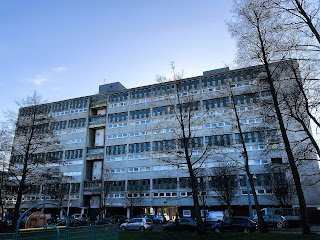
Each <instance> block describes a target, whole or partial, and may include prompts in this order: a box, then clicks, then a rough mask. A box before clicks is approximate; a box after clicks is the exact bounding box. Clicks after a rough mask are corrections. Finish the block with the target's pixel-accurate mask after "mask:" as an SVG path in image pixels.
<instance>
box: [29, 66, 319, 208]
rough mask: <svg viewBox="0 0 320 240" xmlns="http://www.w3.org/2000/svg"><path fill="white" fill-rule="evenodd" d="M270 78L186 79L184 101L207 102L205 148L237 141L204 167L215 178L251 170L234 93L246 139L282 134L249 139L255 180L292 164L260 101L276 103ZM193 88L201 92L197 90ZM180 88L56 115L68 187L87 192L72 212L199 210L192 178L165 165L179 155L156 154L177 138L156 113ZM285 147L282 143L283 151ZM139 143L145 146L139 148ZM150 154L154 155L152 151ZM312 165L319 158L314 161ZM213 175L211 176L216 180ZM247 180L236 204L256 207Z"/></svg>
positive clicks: (96, 101)
mask: <svg viewBox="0 0 320 240" xmlns="http://www.w3.org/2000/svg"><path fill="white" fill-rule="evenodd" d="M262 78H263V74H261V73H260V70H259V69H258V68H257V67H252V68H247V69H238V70H233V71H225V72H222V73H221V72H218V73H213V74H211V75H210V74H206V75H205V76H199V77H194V78H190V79H183V80H181V81H182V82H185V83H186V84H185V86H187V85H188V86H189V87H190V86H191V89H190V88H189V89H187V88H185V90H184V89H181V91H180V93H181V94H182V96H183V94H189V96H190V94H192V96H193V98H194V101H197V102H199V110H197V111H195V113H197V114H199V115H201V116H202V115H203V117H201V120H202V121H203V122H200V123H198V124H197V125H198V127H199V128H198V130H197V133H196V137H199V138H202V141H203V145H204V146H205V144H206V137H209V136H213V135H226V134H229V135H231V136H232V144H231V145H230V146H228V145H225V146H221V147H216V148H214V150H211V153H210V156H209V157H208V159H207V160H206V161H205V162H204V164H203V166H202V168H203V169H204V170H206V171H207V172H209V171H210V169H211V168H213V167H217V166H218V163H217V160H220V161H228V162H233V163H238V164H240V165H241V163H243V158H242V155H241V153H242V149H241V144H240V143H239V142H237V135H236V132H237V130H236V128H235V119H234V116H233V115H234V114H233V113H232V109H231V108H230V104H225V105H224V101H225V99H228V100H229V102H230V101H231V99H230V96H228V91H227V90H228V89H230V88H231V89H232V92H233V94H234V95H235V96H239V97H238V103H239V105H237V109H238V111H239V114H240V116H241V120H242V130H243V132H245V133H251V132H263V133H264V134H265V135H267V134H268V133H269V132H268V131H270V130H275V131H274V133H275V134H274V135H272V136H270V137H266V138H265V139H264V140H263V141H260V140H259V136H258V135H257V134H256V135H255V136H253V135H250V134H247V135H246V136H245V137H247V138H248V143H247V148H248V153H249V159H250V160H249V164H250V167H251V170H252V173H253V174H256V175H257V176H258V175H263V174H265V173H266V168H265V166H266V165H269V164H272V163H271V159H272V158H282V159H283V162H286V161H287V160H286V154H285V152H284V150H283V146H282V144H281V136H280V135H279V132H278V131H277V122H276V120H275V118H273V119H272V118H269V117H266V115H265V114H264V113H265V111H266V106H265V105H261V104H260V103H258V102H259V99H260V100H261V99H267V98H270V96H269V94H268V93H267V87H266V85H265V83H264V82H263V81H261V79H262ZM190 82H193V83H195V85H197V86H196V87H195V85H190V84H189V83H190ZM173 85H174V84H172V83H163V84H155V85H151V86H143V87H139V88H135V89H129V90H127V89H124V88H121V91H119V92H110V93H108V94H106V95H95V96H90V97H83V98H79V99H76V100H75V99H71V100H66V101H63V102H68V103H69V106H68V107H67V108H66V109H65V110H63V111H58V110H57V111H52V112H51V113H50V114H52V116H53V117H54V118H55V119H56V121H67V125H66V127H65V128H64V129H59V130H57V137H58V139H59V141H60V142H61V150H62V151H63V158H62V159H61V165H60V169H61V171H62V172H63V175H64V176H68V177H72V179H68V180H67V182H72V183H80V185H81V187H80V190H79V192H77V193H76V194H74V196H75V197H73V198H74V199H73V200H72V206H77V207H87V206H90V205H94V206H95V207H96V205H97V204H96V203H97V201H98V200H97V199H99V201H100V198H101V199H103V200H102V201H104V202H105V203H106V205H108V206H110V207H115V208H116V207H128V206H130V204H131V205H135V206H136V207H147V208H150V207H153V208H156V207H159V208H162V207H176V206H181V207H182V206H185V207H188V206H192V205H193V202H192V197H191V195H190V192H191V189H190V187H185V186H184V185H183V184H184V182H183V181H184V179H185V178H187V177H188V176H189V175H188V173H187V171H186V170H185V169H176V168H175V167H173V166H171V165H170V164H168V163H166V162H165V161H163V160H166V159H169V158H173V156H174V154H165V153H164V152H160V154H157V153H156V152H155V151H154V150H155V149H154V148H155V145H154V142H157V141H162V140H164V139H170V138H172V137H174V134H173V133H172V130H170V129H172V128H173V127H174V126H175V121H174V120H173V119H172V114H171V115H170V114H164V111H155V110H156V109H158V108H159V107H167V106H170V105H171V104H170V98H167V97H166V96H169V95H170V94H171V93H169V95H167V94H166V93H163V91H164V90H163V89H161V88H163V87H164V89H168V88H169V89H170V88H172V86H173ZM192 86H193V87H192ZM182 88H183V87H182ZM253 93H254V94H256V95H254V97H252V96H253V95H252V96H251V95H250V94H253ZM243 96H244V97H243ZM219 99H221V101H220V100H219ZM78 100H79V101H80V100H81V101H83V100H87V102H86V104H83V105H81V107H80V106H79V107H78V108H74V107H73V108H71V106H72V103H73V102H75V101H78ZM218 100H219V101H218ZM56 104H57V103H51V104H50V105H52V106H54V105H56ZM206 106H208V108H209V109H207V108H206ZM52 109H54V107H52ZM167 111H168V112H169V111H170V109H167ZM62 113H63V114H62ZM78 119H79V121H80V123H78V122H79V121H78ZM80 119H85V124H82V125H81V120H80ZM77 124H78V125H77ZM290 126H291V127H292V128H293V129H296V128H299V126H298V125H297V123H292V124H290ZM290 137H291V138H290V139H298V138H302V137H303V136H302V135H301V133H300V135H299V134H298V135H297V134H291V135H290ZM271 138H273V139H271ZM277 141H278V144H275V142H277ZM270 143H272V144H270ZM132 144H140V145H139V146H137V145H136V147H133V148H131V145H132ZM146 148H148V149H149V150H147V151H146V150H145V149H146ZM142 149H143V150H142ZM71 150H82V156H79V154H78V155H77V157H75V156H76V155H75V153H73V154H72V157H71V153H70V151H71ZM203 150H204V147H202V148H199V149H198V150H197V152H195V153H194V154H195V155H197V154H201V153H202V152H203ZM68 151H69V153H70V154H69V153H67V152H68ZM310 158H314V156H313V155H310ZM309 165H310V166H308V167H306V168H305V169H304V167H302V168H301V171H303V172H309V171H315V172H316V171H319V167H318V166H317V165H316V164H313V163H312V164H309ZM208 175H209V176H210V173H209V174H208ZM239 175H240V177H239V190H238V196H237V198H236V199H235V201H234V202H233V205H237V206H242V205H248V198H247V193H246V187H245V186H243V185H241V179H240V178H243V175H244V172H243V171H241V170H240V172H239ZM167 178H170V179H172V180H170V181H172V182H173V183H174V184H173V183H172V182H170V183H168V184H162V185H161V183H159V180H160V179H161V180H163V179H167ZM133 180H136V181H137V183H138V182H139V180H141V182H142V184H146V183H147V187H143V186H146V185H139V187H137V188H136V189H135V188H133V187H132V185H130V184H133V183H132V181H133ZM143 180H145V181H144V182H143ZM163 181H164V180H163ZM103 182H114V184H115V185H116V186H117V184H119V183H120V182H121V184H122V185H121V187H120V186H119V188H118V190H110V189H109V190H108V193H105V192H104V190H103V188H102V186H103V184H102V183H103ZM135 183H136V182H135ZM139 183H140V182H139ZM155 183H157V186H155V185H154V184H155ZM170 184H171V185H170ZM172 184H173V185H174V186H173V187H172ZM113 189H115V188H113ZM256 191H257V193H258V196H259V201H260V203H261V205H273V204H274V201H273V200H272V199H271V198H270V192H269V188H268V186H266V185H263V184H260V185H259V184H258V185H257V186H256ZM305 191H306V200H307V204H310V205H317V204H319V201H318V200H315V199H316V198H314V194H315V193H318V188H316V187H312V188H311V189H310V188H308V187H306V188H305ZM208 194H209V196H208V199H207V203H206V205H207V206H218V205H220V203H219V201H218V199H217V197H216V194H215V193H214V191H212V189H208ZM38 195H39V194H38ZM104 195H105V196H104ZM128 195H129V196H135V195H136V197H134V199H132V198H130V197H129V198H128ZM40 200H41V199H39V201H40ZM32 203H34V202H27V201H25V202H24V204H25V205H23V206H24V207H27V206H28V205H30V204H32ZM295 203H297V201H295ZM64 206H66V202H64Z"/></svg>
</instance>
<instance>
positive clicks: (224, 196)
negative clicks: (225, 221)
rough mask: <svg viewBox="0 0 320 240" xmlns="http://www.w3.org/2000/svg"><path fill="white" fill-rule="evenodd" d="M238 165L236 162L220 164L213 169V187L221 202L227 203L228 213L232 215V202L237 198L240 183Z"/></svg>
mask: <svg viewBox="0 0 320 240" xmlns="http://www.w3.org/2000/svg"><path fill="white" fill-rule="evenodd" d="M237 168H238V166H235V165H234V164H233V165H232V164H228V163H224V164H220V165H219V166H218V167H216V168H213V169H212V172H211V174H212V184H211V187H212V189H213V190H214V191H215V192H216V194H217V196H218V199H219V202H220V203H221V204H222V205H226V206H227V209H228V215H229V216H230V217H231V216H232V212H231V204H232V202H233V201H234V200H235V198H236V194H237V190H238V184H237V175H238V171H237Z"/></svg>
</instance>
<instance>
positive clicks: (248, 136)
mask: <svg viewBox="0 0 320 240" xmlns="http://www.w3.org/2000/svg"><path fill="white" fill-rule="evenodd" d="M242 136H243V139H244V141H245V142H246V143H253V142H264V140H265V134H264V132H262V131H259V132H246V133H243V135H242ZM235 139H236V144H240V143H241V138H240V134H239V133H236V135H235Z"/></svg>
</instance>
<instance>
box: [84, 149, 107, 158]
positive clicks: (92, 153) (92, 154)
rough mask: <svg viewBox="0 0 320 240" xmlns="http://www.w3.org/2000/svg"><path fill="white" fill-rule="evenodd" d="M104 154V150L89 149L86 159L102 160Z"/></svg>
mask: <svg viewBox="0 0 320 240" xmlns="http://www.w3.org/2000/svg"><path fill="white" fill-rule="evenodd" d="M103 154H104V148H91V149H88V151H87V155H86V158H87V160H90V159H97V158H98V159H102V158H103Z"/></svg>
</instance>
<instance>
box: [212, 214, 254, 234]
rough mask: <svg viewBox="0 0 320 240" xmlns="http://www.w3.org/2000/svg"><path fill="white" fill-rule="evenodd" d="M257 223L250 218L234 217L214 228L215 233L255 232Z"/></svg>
mask: <svg viewBox="0 0 320 240" xmlns="http://www.w3.org/2000/svg"><path fill="white" fill-rule="evenodd" d="M256 228H257V223H256V222H255V221H253V220H251V219H250V218H248V217H233V218H231V219H227V220H225V221H220V222H217V223H216V224H214V225H213V226H212V231H215V232H245V233H248V232H254V230H256Z"/></svg>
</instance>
